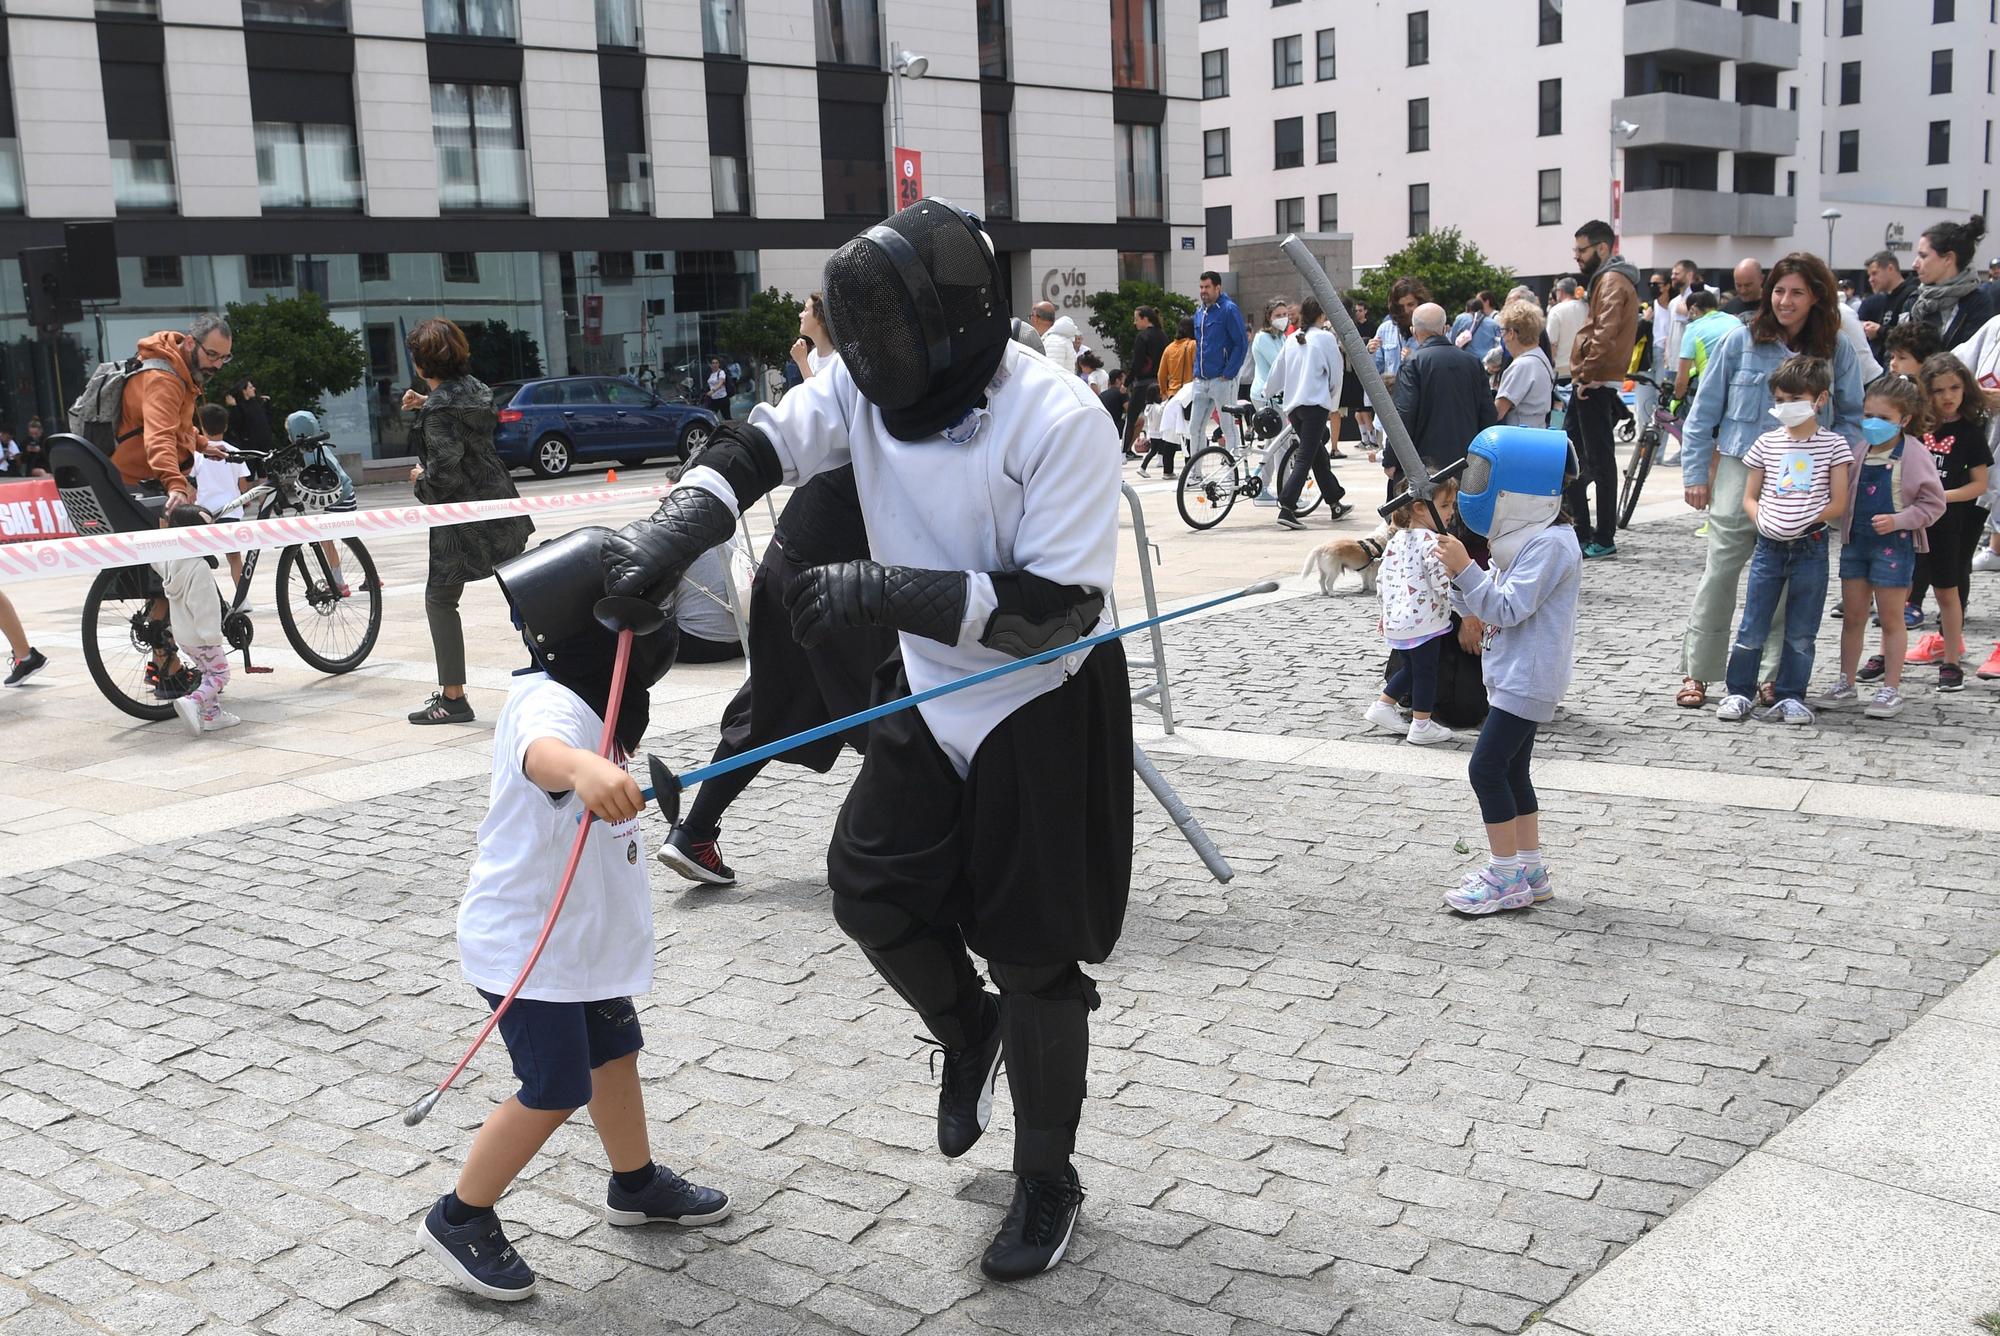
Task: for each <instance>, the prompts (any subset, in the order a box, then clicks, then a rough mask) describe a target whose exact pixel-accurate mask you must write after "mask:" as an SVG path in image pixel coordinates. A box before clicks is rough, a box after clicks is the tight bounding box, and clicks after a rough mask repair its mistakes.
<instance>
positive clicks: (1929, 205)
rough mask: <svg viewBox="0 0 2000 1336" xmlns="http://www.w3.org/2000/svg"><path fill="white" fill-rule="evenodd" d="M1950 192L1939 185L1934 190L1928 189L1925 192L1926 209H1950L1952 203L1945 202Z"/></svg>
mask: <svg viewBox="0 0 2000 1336" xmlns="http://www.w3.org/2000/svg"><path fill="white" fill-rule="evenodd" d="M1948 194H1950V192H1949V191H1947V190H1946V189H1945V188H1944V187H1943V186H1938V187H1936V188H1935V189H1932V190H1926V191H1925V192H1924V207H1925V208H1926V209H1949V208H1950V207H1951V205H1949V204H1947V203H1945V197H1946V196H1947V195H1948Z"/></svg>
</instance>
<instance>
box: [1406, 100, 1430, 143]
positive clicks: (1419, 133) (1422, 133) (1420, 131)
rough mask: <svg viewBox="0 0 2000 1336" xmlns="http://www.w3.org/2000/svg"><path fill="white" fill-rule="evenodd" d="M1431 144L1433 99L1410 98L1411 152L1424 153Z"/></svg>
mask: <svg viewBox="0 0 2000 1336" xmlns="http://www.w3.org/2000/svg"><path fill="white" fill-rule="evenodd" d="M1430 146H1431V100H1430V99H1429V98H1427V97H1413V98H1411V99H1410V152H1412V153H1424V152H1427V151H1429V149H1430Z"/></svg>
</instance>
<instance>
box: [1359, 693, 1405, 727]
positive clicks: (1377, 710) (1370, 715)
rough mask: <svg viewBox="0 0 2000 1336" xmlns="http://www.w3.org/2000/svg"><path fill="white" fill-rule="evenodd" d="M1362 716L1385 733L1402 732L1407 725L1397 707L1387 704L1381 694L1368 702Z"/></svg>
mask: <svg viewBox="0 0 2000 1336" xmlns="http://www.w3.org/2000/svg"><path fill="white" fill-rule="evenodd" d="M1361 717H1362V718H1363V719H1364V720H1366V721H1367V722H1368V723H1370V724H1373V725H1374V726H1375V727H1377V728H1379V729H1381V730H1382V731H1383V732H1385V733H1401V732H1404V731H1405V730H1406V727H1407V726H1406V725H1405V724H1404V723H1403V716H1402V715H1401V714H1400V713H1399V712H1398V711H1397V709H1396V707H1395V706H1393V705H1389V704H1385V703H1384V702H1383V701H1382V699H1381V697H1379V696H1378V697H1376V698H1375V699H1374V700H1372V701H1369V702H1368V708H1367V709H1366V710H1364V711H1362V713H1361Z"/></svg>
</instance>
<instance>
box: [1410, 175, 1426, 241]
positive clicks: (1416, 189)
mask: <svg viewBox="0 0 2000 1336" xmlns="http://www.w3.org/2000/svg"><path fill="white" fill-rule="evenodd" d="M1430 230H1431V188H1430V184H1429V183H1428V182H1426V183H1424V184H1422V185H1413V186H1411V187H1410V235H1411V236H1413V237H1420V236H1422V235H1423V234H1424V233H1426V232H1428V231H1430Z"/></svg>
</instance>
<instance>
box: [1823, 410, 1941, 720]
mask: <svg viewBox="0 0 2000 1336" xmlns="http://www.w3.org/2000/svg"><path fill="white" fill-rule="evenodd" d="M1862 411H1863V412H1864V413H1865V414H1866V416H1865V417H1863V418H1862V421H1861V434H1862V436H1863V438H1864V441H1865V443H1864V445H1863V446H1862V449H1861V452H1860V454H1859V456H1858V457H1857V458H1856V459H1855V461H1854V464H1855V466H1854V468H1852V469H1850V470H1849V473H1850V475H1851V476H1850V477H1849V480H1848V493H1849V495H1848V504H1847V514H1846V515H1844V516H1843V517H1842V519H1841V533H1840V536H1841V549H1840V597H1841V603H1842V608H1843V613H1842V620H1841V623H1840V679H1839V680H1838V681H1836V682H1835V683H1834V684H1833V687H1832V689H1831V690H1829V691H1826V692H1823V693H1822V694H1821V695H1820V696H1818V697H1817V698H1816V699H1815V701H1814V703H1815V704H1816V705H1818V706H1819V707H1820V708H1821V709H1823V710H1851V709H1853V708H1855V707H1856V706H1858V705H1860V704H1861V695H1860V691H1859V690H1858V688H1857V687H1856V686H1855V683H1856V682H1857V681H1860V682H1873V681H1875V680H1877V679H1878V678H1887V681H1884V682H1883V683H1882V685H1881V686H1879V687H1877V688H1876V689H1875V694H1874V697H1873V699H1871V700H1870V701H1869V702H1868V704H1867V706H1866V707H1865V713H1866V714H1867V715H1868V717H1869V718H1871V719H1893V718H1894V717H1895V716H1897V715H1898V714H1901V713H1902V710H1903V693H1902V690H1901V688H1902V685H1903V654H1904V651H1905V650H1906V649H1907V648H1908V646H1909V638H1910V633H1909V630H1908V628H1907V627H1905V626H1904V624H1903V615H1902V614H1903V608H1904V605H1905V604H1907V603H1908V601H1909V597H1910V581H1911V579H1912V578H1913V577H1914V575H1915V574H1916V567H1917V554H1918V553H1919V552H1927V551H1929V550H1930V543H1929V542H1928V541H1927V539H1926V537H1925V530H1926V529H1927V528H1928V527H1929V526H1930V525H1932V524H1934V523H1936V522H1937V520H1938V517H1939V516H1941V515H1943V514H1944V484H1943V483H1942V482H1940V481H1939V480H1938V471H1937V464H1936V463H1934V462H1933V461H1932V459H1931V452H1930V451H1929V450H1926V449H1925V448H1924V445H1923V441H1922V440H1921V439H1915V440H1913V439H1911V437H1910V436H1909V435H1907V434H1906V433H1909V432H1918V433H1921V432H1922V431H1923V429H1924V421H1925V418H1924V392H1923V390H1922V389H1920V388H1919V387H1918V385H1917V382H1916V381H1914V380H1911V379H1910V378H1909V377H1908V376H1899V375H1895V374H1890V375H1885V376H1883V377H1882V378H1881V379H1879V380H1877V381H1875V382H1874V383H1873V384H1871V385H1870V386H1869V387H1868V397H1867V398H1866V399H1865V400H1863V402H1862ZM1871 602H1872V603H1873V604H1874V605H1875V606H1876V608H1877V609H1878V610H1879V611H1880V613H1881V617H1882V652H1881V653H1880V654H1877V655H1875V656H1874V657H1873V658H1871V659H1869V660H1868V662H1867V663H1866V664H1865V665H1863V666H1862V668H1861V670H1860V671H1859V672H1858V673H1857V672H1856V671H1855V668H1854V665H1855V662H1856V661H1857V660H1859V659H1860V657H1861V642H1862V639H1863V638H1864V637H1865V636H1866V635H1867V634H1868V605H1869V604H1870V603H1871Z"/></svg>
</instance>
